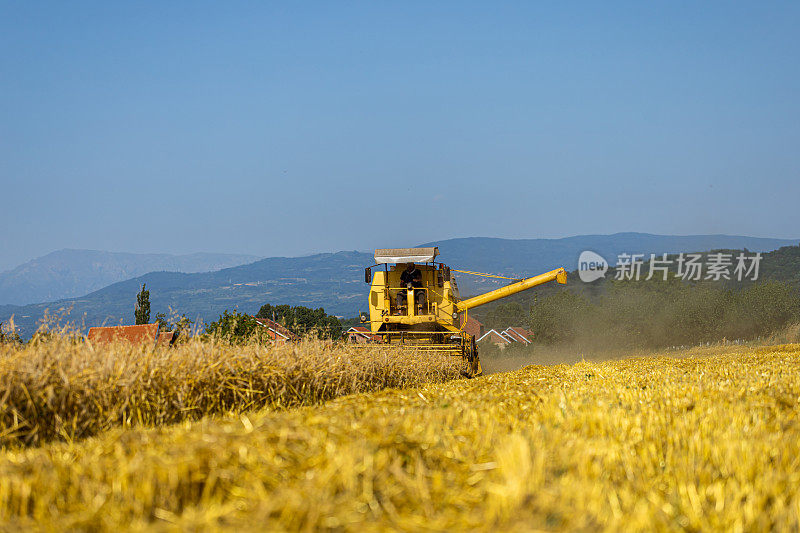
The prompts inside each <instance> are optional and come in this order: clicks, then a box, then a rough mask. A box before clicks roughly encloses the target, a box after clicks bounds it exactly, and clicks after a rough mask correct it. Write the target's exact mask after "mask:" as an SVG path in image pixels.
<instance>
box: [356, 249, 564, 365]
mask: <svg viewBox="0 0 800 533" xmlns="http://www.w3.org/2000/svg"><path fill="white" fill-rule="evenodd" d="M438 255H439V249H438V248H385V249H379V250H375V262H376V264H375V265H373V266H372V267H368V268H367V269H366V270H365V272H364V277H365V281H366V282H367V283H372V287H371V289H370V292H369V315H367V314H366V313H363V314H362V315H361V321H362V322H365V323H366V322H369V324H370V329H371V330H372V333H373V334H374V335H376V336H379V338H380V339H381V340H382V341H383V342H384V343H391V344H410V345H413V346H414V347H415V348H417V349H420V350H430V351H432V352H436V353H441V354H448V355H457V356H461V357H463V358H464V360H465V361H466V363H467V370H466V373H467V374H468V375H469V376H478V375H480V374H481V373H482V372H483V369H482V368H481V363H480V360H479V359H478V348H477V346H476V345H475V340H476V339H475V337H474V336H473V335H470V334H469V333H467V332H466V331H464V326H465V325H466V322H467V312H468V311H469V310H470V309H472V308H475V307H478V306H479V305H484V304H487V303H489V302H493V301H495V300H499V299H500V298H505V297H506V296H511V295H512V294H516V293H518V292H521V291H524V290H527V289H530V288H532V287H536V286H537V285H541V284H543V283H547V282H550V281H557V282H558V283H566V282H567V271H566V270H564V269H563V268H557V269H555V270H551V271H550V272H547V273H545V274H540V275H538V276H534V277H531V278H526V279H522V280H517V281H516V283H512V284H510V285H506V286H505V287H501V288H499V289H496V290H493V291H490V292H487V293H485V294H481V295H478V296H474V297H472V298H467V299H466V300H462V299H461V297H460V296H459V293H458V285H457V284H456V280H455V278H454V277H453V276H452V274H451V270H450V268H449V267H448V266H447V265H445V264H443V263H440V262H438V261H436V256H438ZM411 264H413V265H414V269H412V270H409V267H408V265H411ZM380 266H383V268H382V269H376V270H375V272H373V270H372V269H373V268H375V267H380ZM406 271H408V273H406V274H405V275H404V272H406ZM467 273H470V274H473V272H467ZM411 277H413V279H412V280H409V278H411ZM493 277H502V276H493ZM398 296H399V297H398Z"/></svg>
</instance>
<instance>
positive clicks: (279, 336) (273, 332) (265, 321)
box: [253, 316, 300, 343]
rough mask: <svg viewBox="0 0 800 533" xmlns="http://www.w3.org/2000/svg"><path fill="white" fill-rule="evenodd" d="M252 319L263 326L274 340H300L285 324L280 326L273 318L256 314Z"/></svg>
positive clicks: (281, 341) (282, 341)
mask: <svg viewBox="0 0 800 533" xmlns="http://www.w3.org/2000/svg"><path fill="white" fill-rule="evenodd" d="M253 319H254V320H255V321H256V322H257V323H258V325H259V326H261V327H262V328H264V330H265V333H266V334H267V335H268V336H269V337H271V338H272V340H274V341H276V342H280V343H284V342H294V341H299V340H300V336H299V335H296V334H294V333H292V332H291V331H289V330H288V329H287V328H286V327H285V326H282V325H281V324H279V323H277V322H275V321H274V320H270V319H269V318H261V317H257V316H254V317H253Z"/></svg>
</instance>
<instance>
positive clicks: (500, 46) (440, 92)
mask: <svg viewBox="0 0 800 533" xmlns="http://www.w3.org/2000/svg"><path fill="white" fill-rule="evenodd" d="M799 6H800V4H798V3H796V2H795V3H791V2H786V3H782V2H774V3H772V2H771V3H763V2H758V3H757V2H753V3H738V2H701V3H698V2H674V1H670V2H630V3H627V2H618V3H610V2H593V3H534V2H519V3H513V2H503V3H498V2H484V3H469V2H452V3H450V2H397V3H385V2H364V3H358V2H348V3H338V2H319V3H301V2H282V3H277V2H275V3H270V2H220V3H210V2H209V3H204V2H185V3H180V2H169V3H166V2H152V3H138V2H137V3H135V4H134V3H133V2H131V3H128V4H127V5H124V4H122V3H119V2H96V3H88V2H50V3H48V2H6V1H1V0H0V94H1V95H2V98H0V223H2V228H3V229H2V231H1V232H0V269H6V268H11V267H13V266H15V265H16V264H19V263H21V262H23V261H26V260H28V259H30V258H32V257H35V256H38V255H43V254H45V253H47V252H50V251H52V250H55V249H60V248H90V249H101V250H113V251H131V252H172V253H189V252H194V251H217V252H241V253H252V254H257V255H265V256H270V255H300V254H305V253H311V252H315V251H333V250H340V249H370V248H374V247H385V246H403V245H412V244H415V243H421V242H426V241H431V240H438V239H444V238H450V237H463V236H498V237H510V238H523V237H560V236H567V235H574V234H586V233H613V232H618V231H645V232H652V233H663V234H700V233H729V234H746V235H754V236H771V237H787V238H795V237H798V236H800V231H799V229H800V209H798V208H797V202H798V198H800V149H798V148H800V103H799V102H798V95H800V32H799V31H798V30H797V28H798V27H800V7H799Z"/></svg>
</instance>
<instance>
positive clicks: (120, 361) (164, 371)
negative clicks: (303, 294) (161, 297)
mask: <svg viewBox="0 0 800 533" xmlns="http://www.w3.org/2000/svg"><path fill="white" fill-rule="evenodd" d="M462 366H463V363H462V362H461V361H460V360H459V359H457V358H453V357H430V355H427V354H426V355H420V354H416V353H413V352H404V353H399V352H397V351H393V350H387V349H385V348H382V347H372V348H371V349H369V350H363V349H361V350H359V349H356V348H354V347H352V346H347V345H341V344H338V345H332V344H330V343H324V342H322V341H311V340H309V341H304V342H301V343H299V344H287V345H278V346H275V345H266V346H263V345H259V344H255V343H250V344H245V345H239V346H232V345H230V344H224V343H216V342H210V341H200V340H194V341H191V342H188V343H186V344H183V345H181V346H179V347H176V348H172V349H166V348H162V349H157V350H153V349H152V348H148V347H144V346H133V345H130V344H126V343H121V344H118V345H103V346H91V345H90V344H88V343H80V342H71V341H70V339H69V338H68V337H61V336H58V335H54V336H51V337H49V339H48V340H46V341H44V342H33V343H30V344H27V345H25V346H22V347H20V346H18V345H9V344H5V345H2V344H0V444H2V445H11V444H22V445H35V444H39V443H41V442H43V441H48V440H51V439H65V440H72V439H76V438H83V437H87V436H90V435H94V434H97V433H99V432H101V431H104V430H106V429H109V428H112V427H130V426H135V425H163V424H172V423H175V422H179V421H182V420H186V419H197V418H200V417H202V416H205V415H210V414H219V413H222V414H224V413H241V412H244V411H249V410H253V409H259V408H264V407H269V408H285V407H292V406H301V405H311V404H315V403H320V402H323V401H326V400H330V399H331V398H335V397H338V396H342V395H344V394H353V393H358V392H366V391H375V390H380V389H384V388H387V387H410V386H417V385H420V384H422V383H425V382H430V381H433V382H438V381H446V380H449V379H453V378H456V377H458V376H459V372H460V370H461V368H462Z"/></svg>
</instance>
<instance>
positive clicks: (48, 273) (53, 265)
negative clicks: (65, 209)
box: [0, 249, 260, 305]
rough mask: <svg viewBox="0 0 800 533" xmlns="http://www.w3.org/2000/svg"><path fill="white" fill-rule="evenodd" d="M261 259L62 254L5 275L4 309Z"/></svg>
mask: <svg viewBox="0 0 800 533" xmlns="http://www.w3.org/2000/svg"><path fill="white" fill-rule="evenodd" d="M258 259H260V258H259V257H257V256H254V255H244V254H213V253H196V254H188V255H170V254H130V253H117V252H100V251H96V250H70V249H65V250H58V251H57V252H52V253H49V254H47V255H45V256H42V257H38V258H36V259H32V260H31V261H28V262H27V263H24V264H22V265H20V266H18V267H16V268H14V269H12V270H8V271H6V272H0V305H2V304H14V305H25V304H31V303H38V302H51V301H54V300H61V299H64V298H72V297H75V296H83V295H85V294H88V293H90V292H92V291H96V290H97V289H101V288H103V287H106V286H108V285H111V284H112V283H116V282H118V281H123V280H126V279H130V278H135V277H137V276H141V275H142V274H146V273H148V272H155V271H162V270H163V271H170V272H209V271H211V270H219V269H221V268H228V267H232V266H237V265H243V264H245V263H252V262H253V261H257V260H258Z"/></svg>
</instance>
